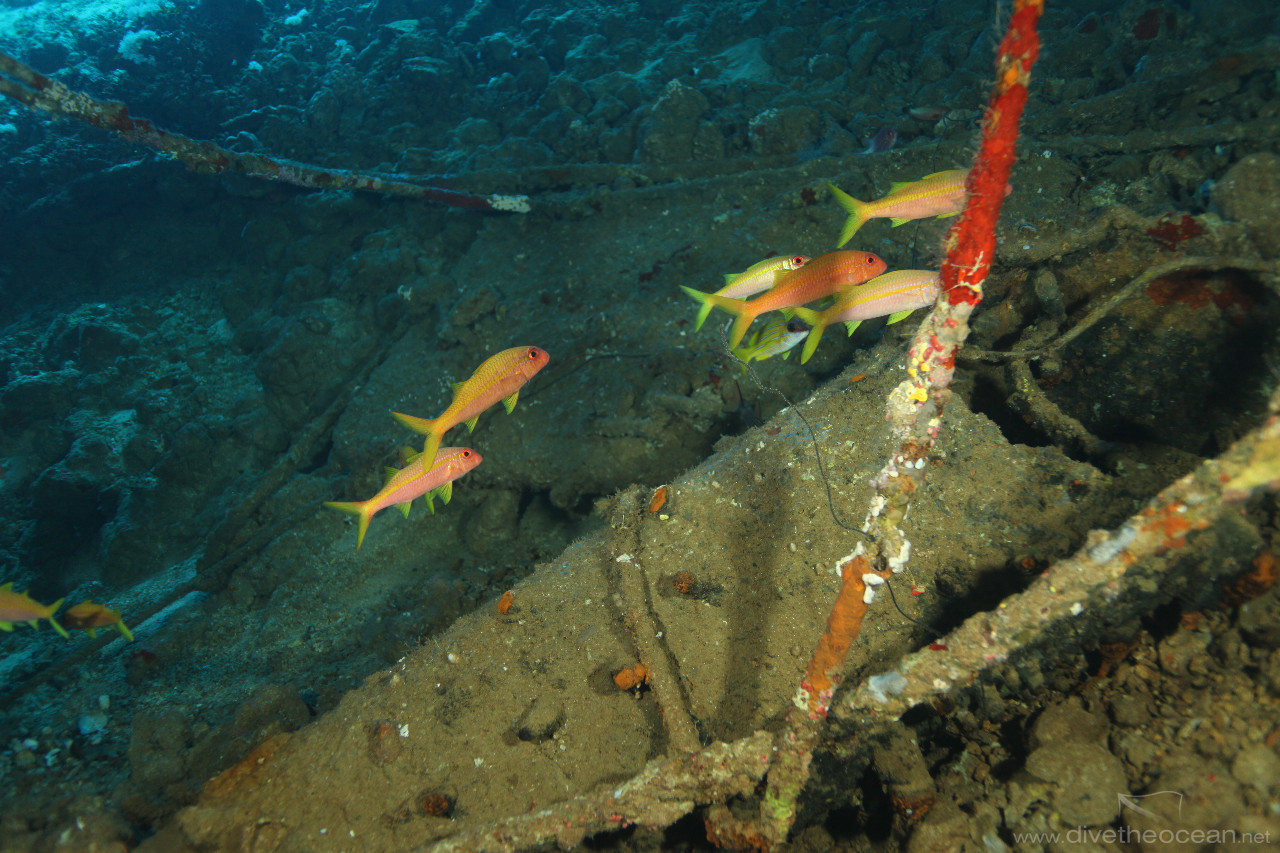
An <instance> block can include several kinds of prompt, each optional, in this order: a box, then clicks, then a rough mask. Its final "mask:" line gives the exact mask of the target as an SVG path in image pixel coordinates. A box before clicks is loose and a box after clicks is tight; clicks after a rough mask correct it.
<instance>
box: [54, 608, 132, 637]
mask: <svg viewBox="0 0 1280 853" xmlns="http://www.w3.org/2000/svg"><path fill="white" fill-rule="evenodd" d="M62 623H63V624H64V625H65V626H66V627H68V628H79V629H81V630H83V631H85V632H87V633H88V634H89V636H90V637H96V636H98V633H97V631H98V629H99V628H108V627H111V628H115V629H116V630H117V631H119V632H120V636H122V637H124V638H125V639H126V640H128V641H129V642H131V643H132V642H133V632H132V631H130V630H129V626H128V625H126V624H124V619H122V618H121V617H120V614H119V613H118V612H116V611H115V610H112V609H111V608H110V607H107V606H106V605H105V604H95V603H94V601H93V599H89V600H88V601H82V602H80V603H79V604H77V605H76V606H75V607H72V608H70V609H69V610H67V612H66V613H63V614H62Z"/></svg>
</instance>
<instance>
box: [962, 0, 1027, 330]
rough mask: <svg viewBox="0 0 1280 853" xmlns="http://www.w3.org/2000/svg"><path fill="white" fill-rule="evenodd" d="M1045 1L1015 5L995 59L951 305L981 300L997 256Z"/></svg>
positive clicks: (969, 187)
mask: <svg viewBox="0 0 1280 853" xmlns="http://www.w3.org/2000/svg"><path fill="white" fill-rule="evenodd" d="M1043 11H1044V0H1015V2H1014V5H1013V17H1012V18H1011V19H1010V21H1009V29H1008V30H1007V31H1006V32H1005V35H1004V39H1003V40H1002V41H1001V42H1000V51H999V54H998V56H997V58H996V85H995V89H994V90H993V91H992V93H991V101H990V103H989V104H988V106H987V113H986V117H985V118H984V120H983V126H982V147H981V148H979V150H978V158H977V160H975V161H974V164H973V168H972V169H970V170H969V180H968V182H967V184H966V187H965V188H966V190H967V191H968V194H969V200H968V203H967V204H966V205H965V209H964V213H962V214H961V216H960V220H959V221H958V222H957V223H956V224H955V226H954V227H953V228H952V229H951V234H950V235H949V236H948V237H947V259H946V260H945V261H944V262H943V264H942V289H943V290H944V291H945V292H946V294H947V300H948V301H949V302H950V303H951V304H952V305H959V304H961V303H964V304H967V305H970V306H973V305H977V304H978V303H979V302H981V301H982V283H983V282H984V281H986V278H987V272H988V271H989V270H990V269H991V258H992V257H993V256H994V255H995V251H996V220H997V219H999V218H1000V205H1001V204H1002V203H1003V202H1004V197H1005V187H1006V186H1008V183H1009V173H1010V171H1011V170H1012V169H1013V161H1014V159H1015V157H1016V153H1015V150H1014V145H1015V143H1016V142H1017V139H1018V119H1019V118H1020V117H1021V116H1022V108H1023V107H1024V106H1025V105H1026V103H1027V83H1028V81H1029V80H1030V79H1031V66H1032V65H1034V64H1035V61H1036V56H1037V55H1038V54H1039V53H1040V39H1039V37H1038V36H1037V35H1036V22H1037V21H1039V19H1040V13H1041V12H1043Z"/></svg>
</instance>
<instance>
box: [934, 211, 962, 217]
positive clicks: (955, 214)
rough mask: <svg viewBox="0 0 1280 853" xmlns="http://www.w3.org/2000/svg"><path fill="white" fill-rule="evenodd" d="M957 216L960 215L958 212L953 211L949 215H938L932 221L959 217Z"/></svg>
mask: <svg viewBox="0 0 1280 853" xmlns="http://www.w3.org/2000/svg"><path fill="white" fill-rule="evenodd" d="M959 215H960V211H958V210H953V211H951V212H950V213H939V214H938V215H937V216H935V217H934V219H946V218H947V217H948V216H959Z"/></svg>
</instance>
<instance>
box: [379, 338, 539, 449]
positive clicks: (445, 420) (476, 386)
mask: <svg viewBox="0 0 1280 853" xmlns="http://www.w3.org/2000/svg"><path fill="white" fill-rule="evenodd" d="M550 358H551V356H549V355H547V351H546V350H542V349H538V348H537V347H512V348H511V349H505V350H503V351H502V352H500V353H497V354H496V355H492V356H490V357H489V358H487V359H485V360H484V362H483V363H481V365H480V366H479V367H477V368H476V372H475V373H473V374H471V378H470V379H468V380H466V381H465V382H457V383H455V384H454V386H453V402H451V403H450V404H449V408H447V409H445V410H444V412H443V413H441V415H440V416H439V417H436V418H415V417H414V416H412V415H402V414H400V413H399V412H392V413H391V417H393V418H395V419H396V420H397V421H399V422H400V423H401V424H403V425H404V426H406V427H408V428H409V429H411V430H413V431H414V432H416V433H419V434H420V435H425V436H426V437H427V440H426V443H425V445H424V446H423V448H422V455H423V456H425V457H427V458H426V464H427V465H428V466H429V465H430V464H431V460H432V459H433V458H435V455H436V451H437V450H439V449H440V442H442V441H443V440H444V434H445V433H446V432H448V431H449V430H451V429H453V428H454V427H456V426H457V425H458V424H466V425H467V431H468V432H471V431H474V430H475V428H476V421H477V420H479V419H480V414H481V413H482V412H483V411H484V410H485V409H488V408H489V407H490V406H492V405H494V404H495V403H497V402H498V401H499V400H501V401H502V403H503V405H504V406H506V408H507V414H511V410H512V409H514V408H515V407H516V401H517V400H518V399H519V397H520V389H521V388H522V387H523V386H524V384H525V383H526V382H528V381H529V380H530V379H532V378H533V377H534V375H535V374H536V373H537V372H538V371H539V370H541V369H542V368H544V367H546V366H547V361H549V360H550Z"/></svg>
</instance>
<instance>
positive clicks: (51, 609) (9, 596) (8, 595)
mask: <svg viewBox="0 0 1280 853" xmlns="http://www.w3.org/2000/svg"><path fill="white" fill-rule="evenodd" d="M61 606H62V599H61V598H59V599H58V600H57V601H55V602H54V603H53V604H41V603H40V602H38V601H35V600H34V599H32V598H31V596H29V595H27V594H26V593H25V592H21V593H19V592H14V591H13V584H12V583H7V584H4V585H3V586H0V631H12V630H13V623H14V622H26V623H27V624H28V625H30V626H31V627H32V628H36V627H38V626H39V622H40V620H41V619H48V620H49V624H50V625H52V626H53V630H55V631H57V632H58V633H59V634H61V635H62V636H64V637H66V636H67V632H66V631H65V630H63V628H62V626H61V625H59V624H58V623H57V621H56V620H55V619H54V618H53V614H55V613H57V612H58V608H59V607H61ZM68 639H70V637H68Z"/></svg>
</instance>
